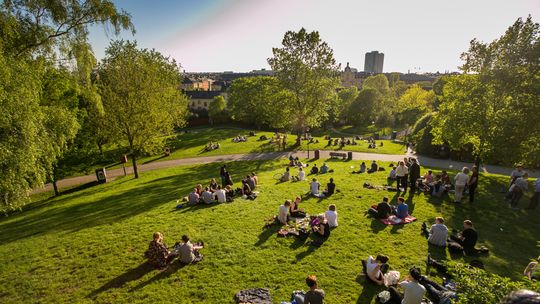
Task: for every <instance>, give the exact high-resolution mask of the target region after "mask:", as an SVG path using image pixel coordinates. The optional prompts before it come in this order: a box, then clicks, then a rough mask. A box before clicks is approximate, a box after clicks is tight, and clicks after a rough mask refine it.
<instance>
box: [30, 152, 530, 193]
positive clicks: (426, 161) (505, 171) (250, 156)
mask: <svg viewBox="0 0 540 304" xmlns="http://www.w3.org/2000/svg"><path fill="white" fill-rule="evenodd" d="M330 152H335V151H323V150H321V151H320V158H321V159H326V158H329V157H330ZM291 154H292V155H295V156H298V157H300V158H308V152H307V151H296V152H294V151H293V152H266V153H246V154H230V155H218V156H205V157H193V158H184V159H172V160H166V161H160V162H153V163H149V164H145V165H143V164H141V165H139V166H138V169H139V172H145V171H150V170H157V169H163V168H169V167H175V166H182V165H196V164H207V163H216V162H217V163H219V162H229V161H247V160H273V159H281V158H288V157H289V155H291ZM309 156H310V157H314V152H313V151H311V152H310V154H309ZM406 156H410V157H416V158H417V159H418V160H419V162H420V164H421V165H422V166H426V167H436V168H441V169H451V170H455V169H460V168H462V167H464V166H471V164H470V163H465V162H459V161H452V160H447V159H435V158H430V157H425V156H417V155H415V154H414V153H412V152H411V151H408V152H407V154H376V153H361V152H353V160H366V161H371V160H376V161H393V162H396V161H400V160H403V158H404V157H406ZM481 171H482V172H486V173H495V174H502V175H510V173H511V172H512V168H506V167H501V166H492V165H484V166H482V168H481ZM528 172H529V175H530V176H531V177H539V176H540V172H539V171H528ZM126 173H127V174H133V167H131V166H130V167H126ZM123 175H124V171H123V169H113V170H108V171H107V179H108V180H113V179H115V178H116V177H118V176H123ZM95 180H96V176H95V175H94V174H90V175H85V176H77V177H70V178H66V179H63V180H60V181H58V182H57V185H58V188H59V189H61V188H66V187H73V186H77V185H82V184H86V183H90V182H93V181H95ZM51 190H52V184H46V185H45V186H44V187H42V188H38V189H34V190H32V194H35V193H40V192H46V191H51Z"/></svg>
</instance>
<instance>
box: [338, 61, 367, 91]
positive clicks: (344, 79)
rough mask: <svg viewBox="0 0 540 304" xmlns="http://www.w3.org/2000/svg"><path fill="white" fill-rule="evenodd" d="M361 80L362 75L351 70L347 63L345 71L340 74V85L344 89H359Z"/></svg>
mask: <svg viewBox="0 0 540 304" xmlns="http://www.w3.org/2000/svg"><path fill="white" fill-rule="evenodd" d="M363 80H364V78H363V77H362V74H360V73H358V72H357V70H356V69H353V68H351V67H350V66H349V63H348V62H347V66H346V67H345V70H343V72H342V73H341V85H342V86H343V87H346V88H349V87H357V88H359V89H360V88H361V87H362V81H363Z"/></svg>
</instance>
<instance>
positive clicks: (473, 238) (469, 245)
mask: <svg viewBox="0 0 540 304" xmlns="http://www.w3.org/2000/svg"><path fill="white" fill-rule="evenodd" d="M461 236H462V237H463V248H465V249H466V250H467V249H468V250H471V249H474V246H476V242H477V241H478V233H477V232H476V230H474V228H467V229H465V230H463V231H462V232H461Z"/></svg>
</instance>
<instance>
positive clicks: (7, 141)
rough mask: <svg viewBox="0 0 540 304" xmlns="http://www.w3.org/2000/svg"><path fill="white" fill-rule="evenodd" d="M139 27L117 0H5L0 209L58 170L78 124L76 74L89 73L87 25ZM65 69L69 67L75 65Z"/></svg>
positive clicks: (0, 17)
mask: <svg viewBox="0 0 540 304" xmlns="http://www.w3.org/2000/svg"><path fill="white" fill-rule="evenodd" d="M92 24H103V25H109V26H111V27H112V28H113V29H114V31H115V32H118V31H120V30H121V29H133V26H132V24H131V22H130V17H129V15H128V14H127V13H125V12H122V11H118V10H117V9H116V8H115V6H114V5H113V3H112V2H111V1H99V0H92V1H78V0H70V1H40V0H7V1H2V2H1V3H0V62H1V63H0V78H2V79H1V80H0V109H2V115H1V116H2V118H0V151H1V152H0V175H2V176H3V180H2V181H1V182H0V211H2V212H7V211H9V210H13V209H16V208H19V207H20V206H22V204H24V202H25V201H26V200H27V198H28V193H29V189H31V188H35V187H38V186H40V185H42V184H43V183H44V182H45V181H46V180H47V178H51V177H52V175H53V174H54V172H53V169H54V167H55V166H56V165H57V164H58V161H59V159H60V158H61V157H62V154H63V153H64V152H65V151H66V150H67V149H68V148H69V145H70V143H71V142H72V141H73V139H74V137H75V134H76V133H77V130H78V128H79V123H78V119H77V115H78V112H79V111H78V110H77V109H76V103H75V102H74V101H75V100H76V98H74V96H76V95H77V94H76V92H75V91H76V88H77V87H78V85H77V83H76V81H75V82H74V81H73V78H72V77H71V76H73V74H74V73H79V74H86V75H89V71H90V70H91V69H92V68H93V67H92V66H91V65H89V64H88V63H89V60H88V58H89V56H90V55H91V50H90V47H89V44H88V43H87V36H88V26H90V25H92ZM65 67H69V71H68V70H66V68H65Z"/></svg>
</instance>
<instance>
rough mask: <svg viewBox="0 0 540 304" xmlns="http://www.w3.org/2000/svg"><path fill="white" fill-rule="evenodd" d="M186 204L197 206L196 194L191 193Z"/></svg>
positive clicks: (197, 198) (197, 197)
mask: <svg viewBox="0 0 540 304" xmlns="http://www.w3.org/2000/svg"><path fill="white" fill-rule="evenodd" d="M188 202H189V203H190V204H198V203H199V195H198V194H197V192H195V191H193V192H191V193H190V194H189V196H188Z"/></svg>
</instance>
